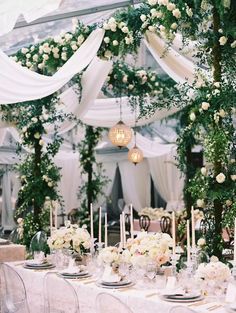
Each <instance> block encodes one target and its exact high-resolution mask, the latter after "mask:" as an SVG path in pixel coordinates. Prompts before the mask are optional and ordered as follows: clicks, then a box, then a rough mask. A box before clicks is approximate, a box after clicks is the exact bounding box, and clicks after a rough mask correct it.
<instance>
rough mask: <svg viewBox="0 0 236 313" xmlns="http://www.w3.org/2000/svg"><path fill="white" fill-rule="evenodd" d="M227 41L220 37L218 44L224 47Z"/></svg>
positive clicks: (225, 38)
mask: <svg viewBox="0 0 236 313" xmlns="http://www.w3.org/2000/svg"><path fill="white" fill-rule="evenodd" d="M227 41H228V38H227V37H225V36H221V37H220V39H219V43H220V45H221V46H224V45H225V44H226V42H227Z"/></svg>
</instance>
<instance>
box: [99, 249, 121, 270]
mask: <svg viewBox="0 0 236 313" xmlns="http://www.w3.org/2000/svg"><path fill="white" fill-rule="evenodd" d="M98 261H99V262H100V263H101V264H104V265H110V266H112V265H115V264H119V263H120V261H121V254H120V249H118V248H117V247H106V248H104V249H102V250H101V251H100V252H99V255H98Z"/></svg>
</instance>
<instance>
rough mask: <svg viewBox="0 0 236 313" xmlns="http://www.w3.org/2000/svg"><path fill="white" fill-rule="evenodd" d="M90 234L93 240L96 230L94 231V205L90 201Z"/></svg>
mask: <svg viewBox="0 0 236 313" xmlns="http://www.w3.org/2000/svg"><path fill="white" fill-rule="evenodd" d="M90 235H91V239H92V242H93V240H94V232H93V205H92V203H90Z"/></svg>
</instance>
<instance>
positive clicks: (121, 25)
mask: <svg viewBox="0 0 236 313" xmlns="http://www.w3.org/2000/svg"><path fill="white" fill-rule="evenodd" d="M125 26H127V25H126V24H125V23H124V22H120V23H119V25H118V27H119V28H120V29H122V28H123V27H125Z"/></svg>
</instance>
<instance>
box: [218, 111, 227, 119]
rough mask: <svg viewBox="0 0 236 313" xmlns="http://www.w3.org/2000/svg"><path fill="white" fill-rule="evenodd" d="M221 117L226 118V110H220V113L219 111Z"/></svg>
mask: <svg viewBox="0 0 236 313" xmlns="http://www.w3.org/2000/svg"><path fill="white" fill-rule="evenodd" d="M219 116H220V117H222V118H224V117H225V116H226V112H225V110H223V109H220V111H219Z"/></svg>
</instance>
